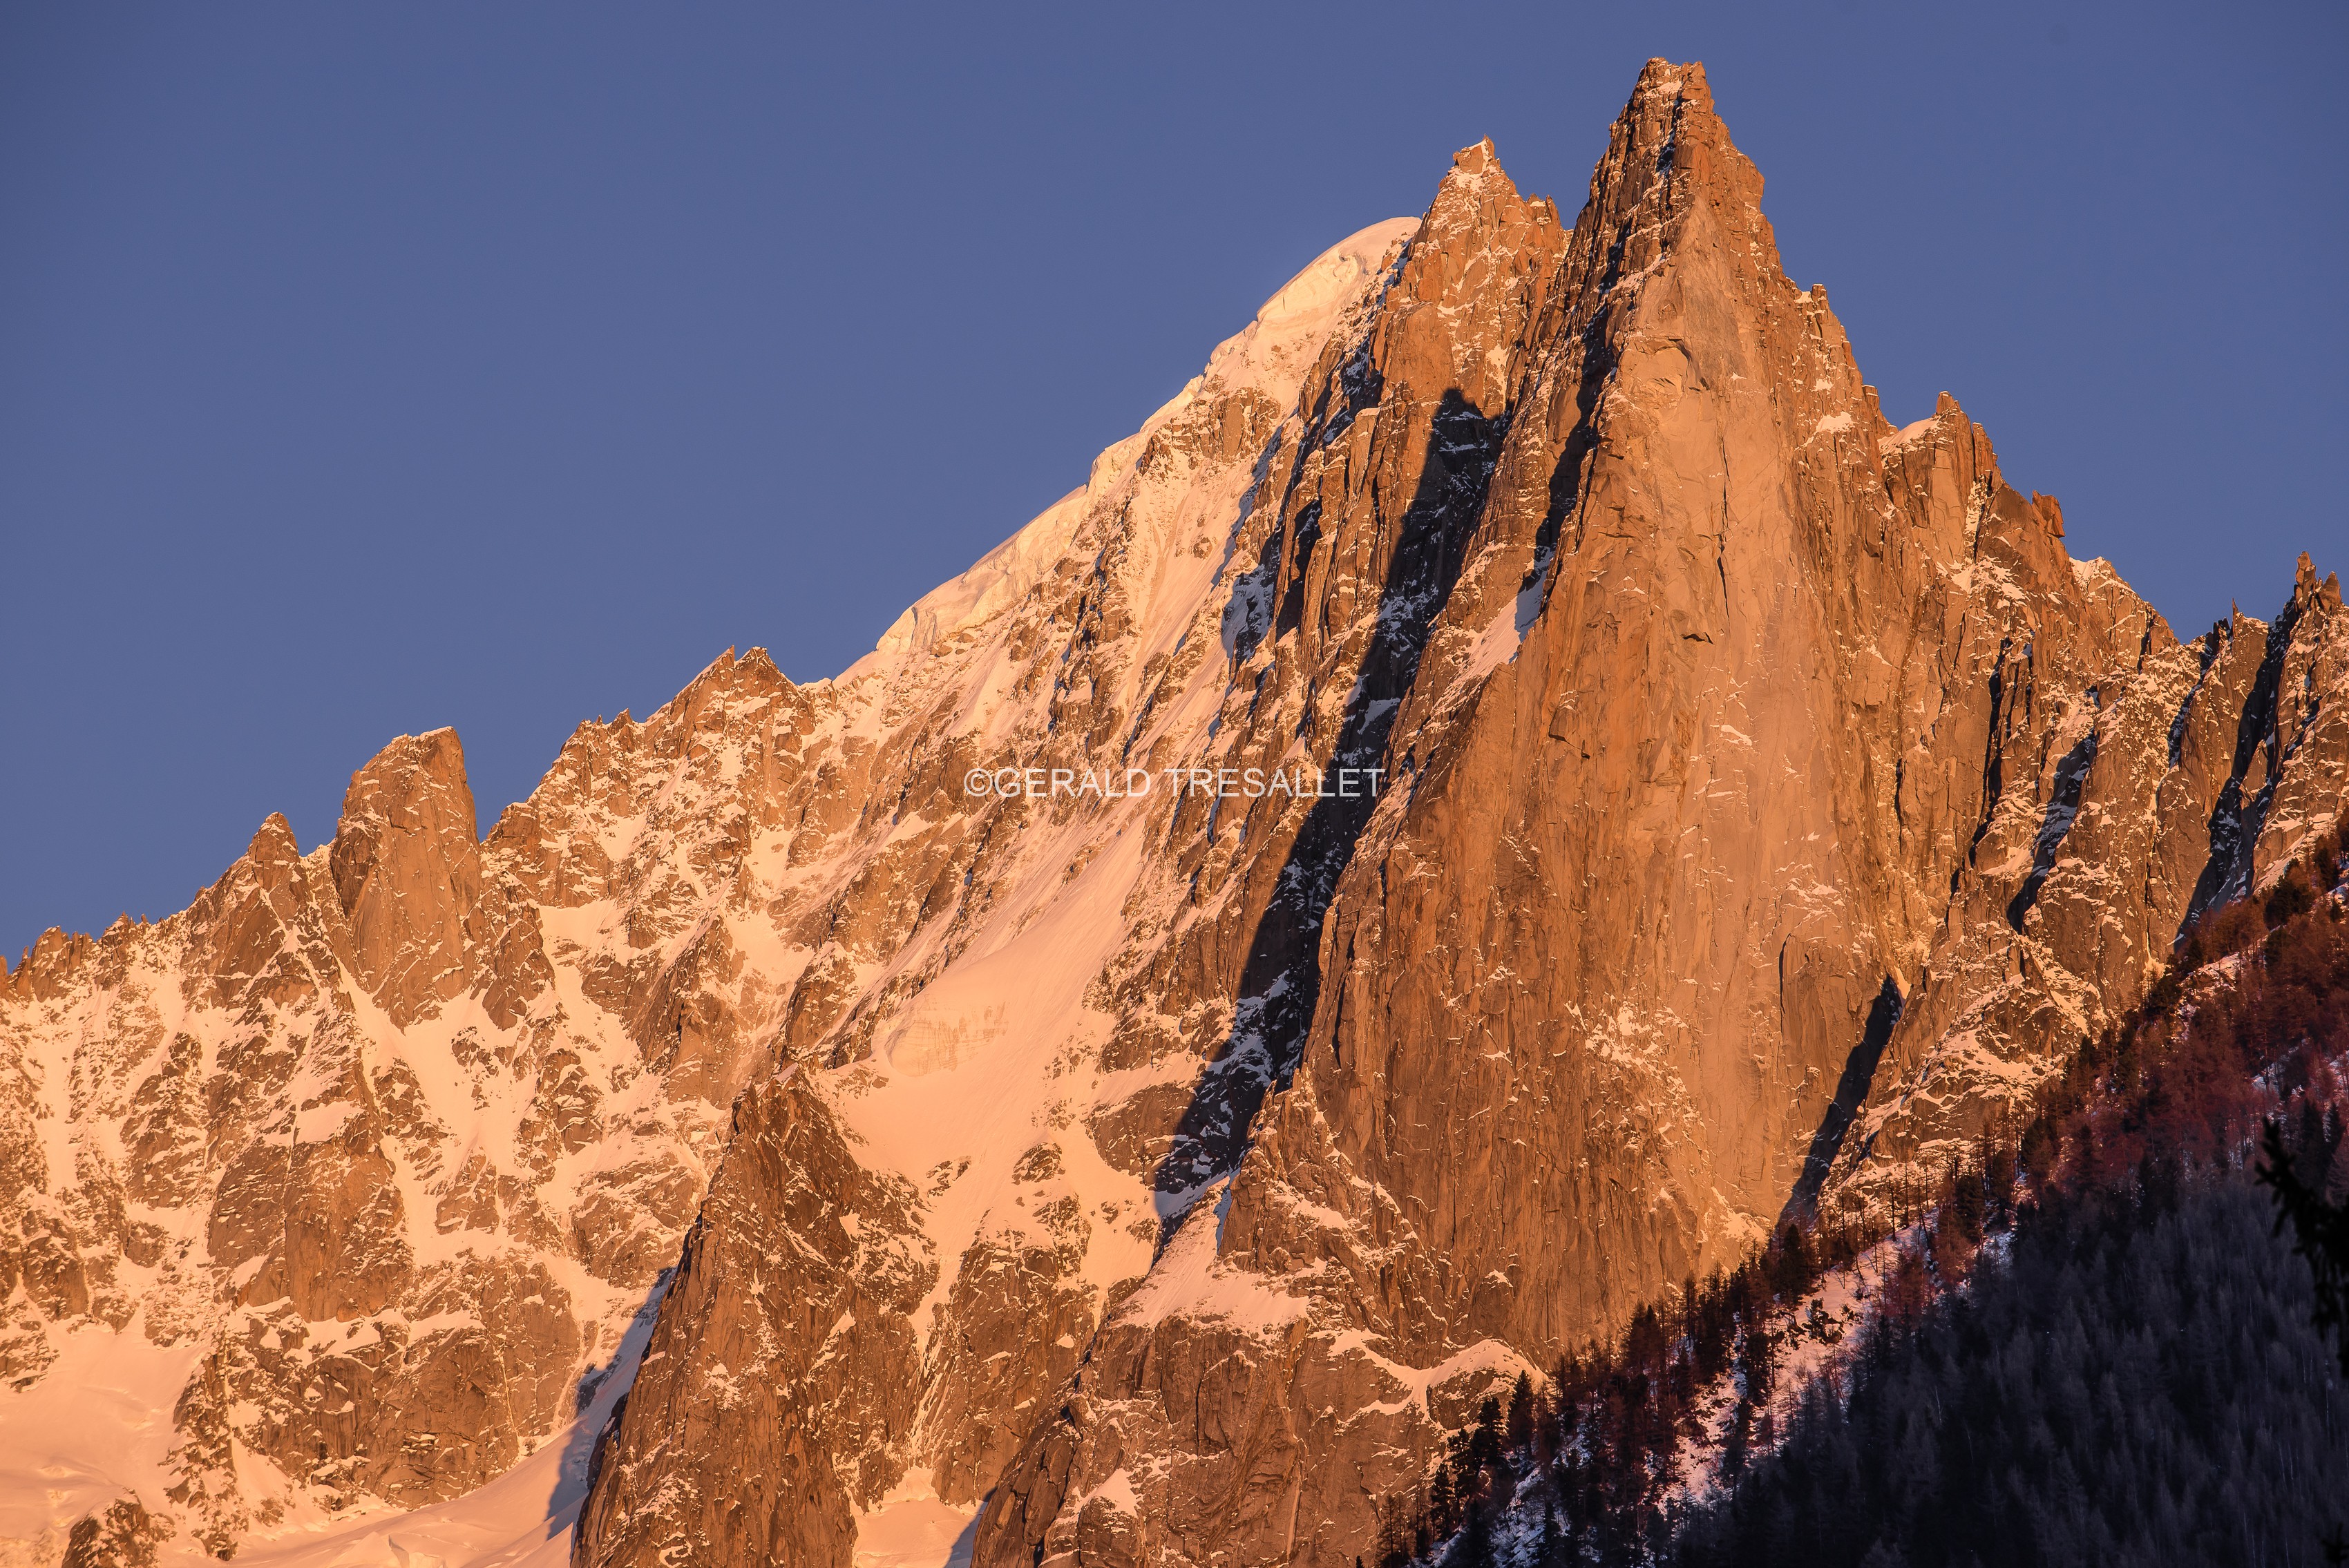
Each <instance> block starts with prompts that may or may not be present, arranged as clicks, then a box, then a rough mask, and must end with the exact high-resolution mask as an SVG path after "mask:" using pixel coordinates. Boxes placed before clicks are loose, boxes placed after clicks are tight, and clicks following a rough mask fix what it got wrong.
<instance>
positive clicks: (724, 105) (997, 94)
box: [0, 3, 2349, 953]
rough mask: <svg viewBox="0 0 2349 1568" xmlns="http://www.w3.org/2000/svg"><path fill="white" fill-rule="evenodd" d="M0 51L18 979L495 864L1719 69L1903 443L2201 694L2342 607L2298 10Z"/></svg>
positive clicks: (587, 27) (497, 9)
mask: <svg viewBox="0 0 2349 1568" xmlns="http://www.w3.org/2000/svg"><path fill="white" fill-rule="evenodd" d="M1666 10H1667V8H1664V7H1655V6H1630V5H1610V6H1606V7H1578V6H1560V5H1552V6H1540V7H1530V6H1528V7H1501V6H1481V5H1459V6H1445V7H1434V6H1411V7H1402V6H1391V7H1389V6H1378V5H1348V6H1342V7H1328V8H1321V9H1308V8H1303V7H1286V6H1267V5H1250V6H1238V7H1218V6H1212V5H1208V6H1200V5H1194V6H1185V7H1156V8H1151V9H1148V10H1146V11H1145V10H1143V8H1138V7H1085V8H1071V9H1069V10H1065V11H1060V12H1051V11H1044V10H1009V9H1004V8H981V7H968V6H957V7H933V8H925V7H897V8H890V9H887V10H882V9H879V8H847V7H842V8H833V9H832V10H831V11H829V12H827V13H822V14H820V13H818V12H817V11H816V10H815V9H814V8H812V7H808V8H787V7H778V6H769V5H762V6H746V7H741V8H726V7H697V6H678V7H659V8H654V7H636V8H618V7H611V8H605V7H597V6H592V5H561V6H552V5H547V6H540V5H525V4H519V3H511V4H500V5H492V6H481V5H466V6H456V5H450V6H432V5H402V6H398V7H390V6H370V5H334V6H316V5H300V6H293V5H287V6H270V5H239V6H235V7H220V6H206V7H197V6H177V7H162V6H103V7H101V6H88V5H20V6H13V7H9V8H7V10H6V11H5V15H0V213H5V219H4V220H0V548H5V556H0V559H4V560H5V577H0V583H4V584H5V589H0V591H4V592H5V611H0V669H5V673H6V676H7V696H8V702H7V709H8V711H7V719H6V723H5V731H0V733H5V735H6V736H7V738H8V739H7V745H6V749H5V753H0V756H5V761H6V763H7V764H8V765H7V766H6V767H5V768H0V821H5V831H0V948H5V949H6V950H7V951H9V952H11V953H14V952H15V951H16V950H18V949H20V948H22V947H23V946H24V945H25V944H27V943H29V942H30V941H31V940H32V938H33V937H34V936H35V935H36V934H37V933H38V932H39V931H40V930H41V929H42V928H43V927H45V926H47V925H51V924H62V925H65V926H67V927H68V928H70V929H81V930H96V929H98V928H100V927H102V926H103V925H105V924H106V923H108V922H109V921H110V920H111V919H112V918H113V917H114V916H115V915H116V913H119V912H123V911H128V912H129V913H143V914H147V915H150V916H152V917H155V918H160V917H161V916H163V915H165V914H167V913H171V912H172V911H173V910H176V909H178V908H180V907H181V906H182V905H183V904H185V903H186V902H187V901H188V899H189V898H190V896H191V894H193V893H194V892H195V891H196V890H197V889H198V888H199V887H200V886H202V884H203V883H205V882H209V881H210V880H211V879H212V878H213V877H214V876H216V875H217V874H219V872H221V871H222V869H223V868H224V867H225V866H226V865H227V864H228V863H229V861H232V860H233V858H234V857H235V856H236V855H237V854H238V853H239V852H240V851H242V850H243V846H244V843H245V841H246V840H247V839H248V838H249V837H250V836H251V834H252V831H253V830H254V827H255V826H257V825H258V824H259V822H260V821H261V820H262V819H263V818H264V816H266V815H267V814H268V813H269V812H271V811H273V810H283V811H285V813H286V814H287V816H288V817H290V818H291V819H292V820H293V822H294V824H295V830H296V831H297V832H298V834H299V835H300V837H301V839H302V841H303V842H304V844H305V846H307V845H309V844H312V843H316V842H317V841H320V840H322V839H324V838H325V837H326V836H327V835H328V834H330V833H331V831H332V830H333V825H334V818H335V812H336V808H337V806H338V805H339V803H340V800H341V796H342V791H343V789H344V786H345V785H346V783H347V781H348V779H349V777H350V774H351V771H352V770H353V769H356V768H357V767H358V766H359V765H360V764H361V763H363V762H364V761H366V759H367V758H368V757H369V756H370V755H372V754H373V753H374V751H375V750H376V749H377V748H378V747H379V746H380V745H381V744H382V743H383V742H384V741H385V740H386V739H388V738H390V737H392V736H394V735H398V734H400V733H402V732H415V731H420V730H424V729H428V728H431V727H436V726H439V725H443V724H453V725H455V726H456V727H458V729H459V731H460V734H461V736H462V737H463V739H464V743H465V748H466V753H467V757H468V759H469V762H470V765H471V774H472V779H473V783H474V789H475V793H476V796H477V798H478V799H479V801H480V804H481V817H482V825H483V827H484V829H486V828H487V826H488V824H489V822H490V820H492V819H493V818H494V816H495V814H496V812H497V810H498V809H499V808H500V807H501V806H502V804H504V803H505V802H506V801H508V800H511V799H518V798H519V797H521V796H522V795H523V794H526V793H527V792H528V791H529V789H531V787H532V785H533V783H534V782H535V781H536V779H537V777H538V775H539V774H540V772H541V771H542V770H543V768H544V767H545V765H546V764H547V763H548V762H549V761H550V760H551V759H552V758H553V757H554V752H555V750H556V748H558V747H559V746H560V744H561V742H562V739H563V738H564V735H565V734H566V733H568V732H569V730H570V729H571V727H573V726H574V724H576V723H577V722H578V721H579V720H581V719H583V718H588V717H597V716H609V715H612V714H616V713H617V712H618V711H619V710H620V709H622V708H624V707H626V708H633V709H635V710H636V711H637V712H639V713H642V712H646V711H649V710H650V709H651V708H652V707H656V706H657V705H658V704H659V703H660V702H662V701H663V700H665V699H666V698H667V697H668V696H670V695H672V694H673V693H674V692H675V691H676V690H677V689H678V686H681V685H682V684H683V683H684V682H685V681H686V680H688V678H690V677H691V676H692V675H693V673H694V672H695V671H696V670H697V669H698V668H700V667H701V666H702V665H704V664H706V663H708V662H709V659H710V658H711V657H713V656H714V655H717V654H718V653H719V651H720V650H722V649H724V648H725V647H727V646H728V645H738V646H742V647H748V646H750V645H765V646H766V647H768V648H770V649H771V650H772V651H773V653H774V655H775V657H776V659H777V661H778V662H779V663H780V664H781V665H782V666H783V668H784V669H785V671H786V672H788V673H789V674H791V675H792V676H794V677H798V678H812V677H815V676H823V675H828V674H831V673H833V672H834V671H835V670H837V669H838V668H840V667H841V666H843V665H846V664H847V663H848V662H850V661H851V660H852V659H854V657H855V656H856V655H858V654H859V653H860V652H861V651H863V649H864V648H865V647H867V646H869V645H871V643H872V641H873V639H874V637H875V636H876V635H877V634H879V633H880V632H881V630H882V629H883V628H884V627H885V626H886V625H887V624H888V623H889V622H890V621H891V620H892V619H893V618H894V617H895V614H897V612H898V611H899V610H900V609H901V608H903V607H904V606H905V604H906V603H909V602H910V601H911V600H913V599H914V598H916V597H917V596H918V595H919V594H920V593H922V592H923V591H925V590H926V589H927V588H928V587H930V586H931V585H932V584H933V583H936V582H938V581H939V580H941V579H943V578H945V577H947V576H950V575H952V574H953V573H956V572H957V571H959V570H960V569H961V568H962V567H963V566H964V565H966V564H968V562H969V561H970V560H971V559H973V558H974V557H976V556H977V555H978V554H979V553H980V552H983V551H984V550H986V549H987V548H988V547H989V546H990V545H992V544H994V543H995V542H997V541H999V539H1001V538H1002V537H1004V536H1005V535H1006V534H1008V533H1009V532H1010V531H1012V530H1013V529H1014V528H1016V527H1017V526H1018V525H1019V523H1020V522H1021V521H1025V520H1026V518H1028V517H1029V516H1030V515H1031V514H1032V513H1033V512H1035V511H1038V510H1039V509H1040V508H1041V507H1042V506H1043V505H1045V504H1046V503H1048V502H1049V501H1050V500H1052V499H1053V498H1054V497H1056V496H1058V495H1060V494H1061V492H1063V491H1064V490H1068V489H1069V488H1070V487H1071V486H1072V485H1074V484H1076V483H1078V482H1081V480H1082V478H1083V476H1084V473H1085V469H1086V466H1087V464H1088V462H1089V461H1090V459H1091V458H1092V454H1093V453H1094V452H1095V451H1096V450H1098V449H1100V448H1101V447H1102V446H1103V445H1105V444H1107V443H1108V442H1110V441H1112V440H1113V439H1115V438H1118V437H1119V436H1121V435H1123V434H1124V433H1125V432H1127V431H1128V430H1130V429H1131V428H1133V426H1134V425H1135V424H1136V423H1137V422H1139V420H1140V419H1141V418H1143V416H1144V415H1146V414H1147V413H1148V412H1149V411H1150V410H1151V409H1152V408H1153V407H1155V406H1156V405H1157V404H1158V403H1160V402H1161V401H1163V400H1164V398H1165V397H1168V396H1169V395H1171V394H1172V393H1173V392H1174V390H1175V389H1177V388H1178V387H1181V385H1182V384H1183V382H1184V381H1185V380H1186V379H1187V378H1188V377H1190V376H1191V375H1192V373H1193V372H1194V371H1195V370H1196V369H1197V367H1198V366H1199V365H1200V363H1201V362H1202V360H1203V359H1204V357H1205V356H1206V353H1207V351H1208V350H1209V348H1211V347H1212V346H1214V344H1215V343H1216V341H1217V340H1218V339H1219V338H1221V337H1222V336H1224V335H1226V334H1228V333H1229V332H1231V331H1233V330H1235V329H1236V328H1237V326H1238V325H1241V324H1242V323H1244V322H1245V321H1246V320H1247V317H1248V315H1250V314H1251V313H1252V312H1253V310H1254V309H1255V307H1256V305H1257V303H1258V302H1259V301H1261V300H1262V298H1263V297H1264V296H1265V295H1266V294H1268V293H1269V292H1270V291H1271V290H1272V289H1273V288H1275V287H1277V286H1278V284H1279V283H1280V282H1281V281H1282V280H1283V279H1284V278H1285V277H1286V276H1288V273H1291V272H1292V271H1294V270H1295V269H1296V268H1297V267H1298V266H1299V265H1301V264H1302V263H1304V262H1306V261H1308V260H1309V259H1310V258H1311V257H1312V256H1313V255H1314V254H1315V253H1317V252H1319V250H1321V249H1322V248H1323V247H1325V246H1326V245H1328V244H1329V243H1330V242H1332V241H1334V240H1336V239H1338V238H1340V237H1341V236H1343V235H1344V234H1346V233H1348V232H1351V231H1352V230H1354V229H1356V228H1359V227H1361V226H1362V225H1364V224H1366V223H1369V222H1374V221H1376V220H1378V219H1381V218H1385V217H1390V216H1394V215H1398V214H1413V213H1416V212H1418V211H1420V210H1421V209H1422V208H1423V207H1424V205H1425V204H1426V201H1427V200H1428V198H1429V196H1430V195H1431V194H1432V192H1433V189H1434V186H1435V182H1436V181H1437V179H1438V178H1439V177H1440V176H1441V174H1442V172H1443V170H1444V168H1445V167H1446V166H1447V164H1448V161H1449V159H1450V155H1451V153H1452V151H1453V150H1454V149H1455V148H1457V147H1460V146H1462V145H1464V144H1466V143H1468V142H1471V141H1474V140H1475V139H1477V138H1479V137H1483V136H1487V135H1489V136H1491V137H1493V138H1494V139H1495V141H1496V143H1497V144H1498V147H1499V150H1500V154H1501V158H1502V160H1503V162H1504V163H1505V165H1506V167H1507V168H1508V170H1510V172H1511V173H1512V174H1513V175H1514V176H1515V177H1516V179H1517V181H1518V182H1519V183H1520V185H1522V186H1523V187H1525V188H1526V189H1527V190H1528V191H1537V192H1543V193H1549V194H1554V195H1556V196H1557V197H1558V198H1559V199H1560V201H1561V204H1562V205H1563V206H1564V207H1565V208H1566V209H1567V211H1569V212H1571V211H1573V210H1574V209H1575V208H1577V207H1578V206H1579V204H1580V201H1581V198H1582V193H1583V191H1584V189H1585V186H1586V183H1587V181H1588V176H1589V169H1590V164H1591V162H1592V160H1594V159H1595V158H1596V156H1597V155H1598V153H1599V150H1600V149H1601V148H1602V146H1603V145H1604V141H1605V137H1606V129H1607V126H1608V123H1609V120H1610V119H1612V117H1613V115H1614V113H1615V111H1616V110H1617V108H1619V106H1620V104H1621V101H1622V99H1623V98H1624V97H1625V96H1626V95H1627V94H1628V92H1629V90H1630V85H1631V82H1632V79H1633V77H1635V75H1636V74H1637V72H1638V69H1639V67H1640V62H1641V61H1642V60H1644V59H1646V58H1647V57H1650V56H1651V55H1663V56H1667V57H1672V58H1675V59H1688V58H1698V59H1702V60H1703V61H1704V62H1705V63H1706V65H1707V67H1708V69H1709V71H1710V73H1711V76H1712V79H1713V88H1714V93H1715V97H1716V99H1717V101H1718V102H1719V104H1720V107H1721V108H1722V111H1723V115H1724V116H1725V117H1726V119H1727V120H1728V122H1729V125H1730V128H1731V130H1732V132H1733V134H1734V135H1735V137H1736V138H1737V139H1738V142H1739V144H1740V145H1741V146H1742V147H1744V150H1746V151H1747V152H1748V153H1749V154H1750V155H1752V156H1753V157H1754V160H1756V162H1757V163H1759V164H1760V166H1761V168H1762V170H1763V172H1764V175H1765V176H1766V177H1767V179H1768V181H1769V187H1768V194H1767V197H1766V199H1765V203H1764V205H1765V207H1766V209H1767V211H1769V213H1770V216H1771V218H1772V221H1773V222H1774V223H1775V226H1776V228H1777V232H1778V237H1779V241H1780V244H1781V248H1782V250H1783V252H1784V254H1785V260H1786V263H1787V265H1788V269H1789V271H1790V272H1791V273H1793V275H1794V276H1795V278H1796V280H1797V281H1799V282H1801V283H1803V284H1810V283H1813V282H1823V283H1825V284H1826V285H1827V289H1828V294H1829V296H1830V298H1831V300H1832V302H1833V304H1834V305H1835V308H1836V309H1837V313H1838V314H1839V315H1841V317H1842V318H1843V321H1844V323H1845V325H1847V328H1848V329H1849V331H1850V334H1851V337H1852V340H1853V343H1854V346H1855V348H1856V350H1857V355H1858V357H1859V361H1860V365H1861V367H1862V369H1863V371H1864V372H1865V373H1866V374H1867V375H1868V377H1869V378H1870V379H1871V380H1873V381H1875V382H1876V383H1877V384H1878V386H1879V387H1881V388H1882V389H1883V394H1884V405H1885V409H1886V412H1887V413H1888V414H1889V416H1891V417H1892V418H1895V419H1896V420H1905V419H1908V418H1918V417H1920V416H1922V415H1923V414H1925V413H1927V412H1929V411H1930V408H1931V407H1932V402H1933V397H1934V394H1935V393H1936V392H1938V391H1940V389H1942V388H1947V389H1949V390H1950V391H1951V392H1952V393H1954V394H1955V395H1956V396H1957V397H1958V398H1959V400H1960V401H1961V403H1962V404H1963V405H1964V406H1965V407H1966V408H1967V409H1968V411H1969V412H1971V414H1973V415H1974V417H1975V418H1978V419H1981V420H1982V422H1983V423H1984V424H1986V425H1987V427H1988V428H1989V429H1990V431H1991V434H1992V438H1994V439H1995V440H1996V442H1997V444H1998V447H1999V451H2000V455H2001V458H2002V462H2003V465H2004V467H2005V469H2006V471H2007V473H2008V475H2009V477H2010V478H2011V479H2013V480H2014V482H2016V483H2017V484H2019V485H2021V486H2023V487H2024V488H2026V489H2038V490H2051V491H2054V493H2056V494H2058V495H2060V496H2061V497H2062V498H2063V500H2064V518H2065V521H2066V525H2067V527H2068V528H2069V530H2070V540H2069V542H2070V543H2071V544H2072V545H2073V546H2074V547H2075V553H2077V554H2081V555H2091V554H2103V555H2106V556H2108V557H2110V558H2111V559H2112V560H2113V561H2114V562H2115V563H2116V565H2117V566H2118V567H2119V569H2120V571H2121V572H2122V573H2123V575H2125V576H2126V577H2127V578H2128V579H2129V580H2130V581H2131V582H2132V583H2136V584H2137V586H2138V587H2139V588H2140V589H2141V590H2142V591H2143V592H2145V593H2147V595H2148V596H2149V597H2150V598H2151V599H2152V600H2153V601H2154V602H2155V603H2156V604H2158V606H2159V607H2160V608H2161V609H2162V610H2163V611H2164V612H2165V613H2167V614H2168V615H2169V616H2170V617H2171V619H2172V621H2173V623H2175V624H2177V625H2178V628H2179V630H2180V631H2181V632H2182V633H2184V634H2192V633H2193V632H2194V631H2196V630H2198V629H2199V627H2200V626H2202V625H2204V624H2208V623H2209V621H2210V620H2212V619H2213V618H2215V617H2217V616H2220V615H2223V614H2225V613H2226V611H2227V609H2228V606H2229V604H2230V602H2231V601H2234V600H2240V601H2241V603H2243V605H2244V607H2245V608H2246V609H2247V610H2250V611H2251V612H2253V613H2255V614H2272V612H2273V611H2274V609H2275V607H2276V605H2277V604H2279V603H2281V602H2282V597H2283V595H2284V593H2285V591H2286V590H2287V588H2288V587H2289V584H2290V573H2291V565H2292V557H2293V555H2294V554H2295V553H2296V552H2298V551H2300V550H2301V549H2303V548H2304V549H2308V550H2310V551H2312V552H2314V553H2315V554H2316V555H2317V556H2318V558H2319V563H2320V565H2322V566H2324V567H2327V568H2337V567H2341V566H2349V523H2344V515H2343V507H2342V502H2341V500H2340V490H2339V485H2338V481H2337V480H2336V479H2335V476H2334V474H2333V469H2334V467H2335V463H2336V460H2337V454H2338V452H2339V450H2340V448H2341V442H2340V439H2339V436H2338V432H2339V431H2340V430H2341V428H2342V425H2343V418H2344V403H2349V397H2344V390H2343V387H2342V370H2341V367H2342V366H2343V364H2344V359H2349V353H2344V350H2349V341H2344V339H2349V306H2344V290H2343V289H2342V286H2341V269H2342V260H2341V259H2342V257H2343V256H2344V253H2349V247H2344V240H2349V195H2344V192H2349V180H2344V177H2343V172H2342V161H2343V154H2344V150H2349V149H2344V107H2343V105H2344V94H2343V92H2342V91H2341V88H2340V82H2341V80H2342V73H2343V67H2344V65H2349V48H2344V43H2349V26H2344V13H2343V11H2342V10H2341V8H2340V7H2337V6H2316V5H2308V6H2285V5H2266V6H2262V5H2242V6H2235V7H2217V6H2191V7H2189V6H2178V5H2159V4H2156V5H2143V6H2132V7H2127V8H2112V9H2108V10H2095V9H2088V8H2079V9H2071V8H2051V7H2047V6H2044V5H2031V6H2002V5H1975V6H1971V7H1966V8H1963V9H1961V10H1959V11H1951V10H1950V9H1948V8H1946V7H1887V6H1876V5H1856V4H1855V5H1825V6H1816V7H1809V8H1805V7H1795V6H1754V5H1733V6H1711V5H1680V6H1675V7H1671V8H1669V14H1668V15H1665V14H1663V13H1665V12H1666Z"/></svg>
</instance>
